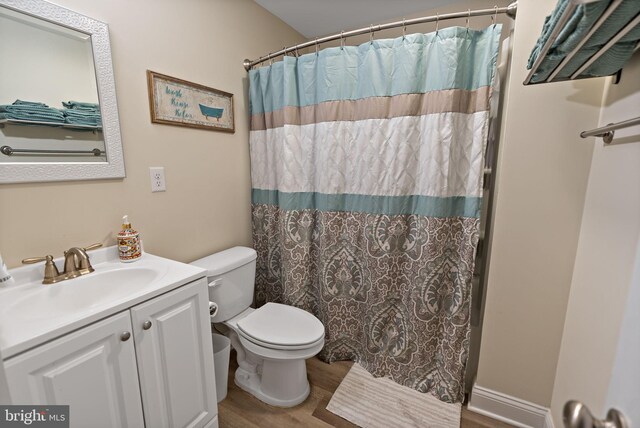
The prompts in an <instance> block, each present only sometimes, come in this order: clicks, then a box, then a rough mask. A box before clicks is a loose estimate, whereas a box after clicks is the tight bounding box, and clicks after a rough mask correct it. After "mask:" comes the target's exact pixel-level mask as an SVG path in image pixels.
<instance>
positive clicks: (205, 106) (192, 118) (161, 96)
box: [147, 70, 235, 132]
mask: <svg viewBox="0 0 640 428" xmlns="http://www.w3.org/2000/svg"><path fill="white" fill-rule="evenodd" d="M147 84H148V86H149V108H150V110H151V122H153V123H162V124H165V125H176V126H188V127H190V128H200V129H209V130H211V131H222V132H235V123H234V115H233V94H230V93H228V92H224V91H220V90H218V89H214V88H209V87H207V86H204V85H200V84H197V83H193V82H188V81H186V80H182V79H178V78H175V77H171V76H166V75H164V74H160V73H156V72H154V71H150V70H147Z"/></svg>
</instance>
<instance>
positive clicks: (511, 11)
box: [243, 1, 518, 71]
mask: <svg viewBox="0 0 640 428" xmlns="http://www.w3.org/2000/svg"><path fill="white" fill-rule="evenodd" d="M517 10H518V2H517V1H514V2H512V3H510V4H509V5H508V6H505V7H497V6H496V7H494V8H492V9H477V10H471V9H469V10H467V11H466V12H455V13H443V14H442V15H439V14H438V15H432V16H423V17H421V18H413V19H406V20H405V19H403V20H402V21H396V22H390V23H388V24H378V25H371V26H369V27H363V28H358V29H357V30H351V31H342V32H340V33H336V34H332V35H330V36H325V37H321V38H318V39H315V40H311V41H308V42H304V43H300V44H298V45H295V46H291V47H289V48H286V47H285V48H284V49H280V50H279V51H277V52H273V53H270V54H268V55H266V56H261V57H260V58H258V59H256V60H253V61H251V60H250V59H245V60H244V62H243V65H244V69H245V70H247V71H249V70H251V68H252V67H253V66H254V65H258V64H261V63H263V62H265V61H269V60H270V59H272V58H275V57H278V56H280V55H286V54H287V53H289V52H294V51H296V50H297V49H304V48H308V47H309V46H314V45H316V46H317V45H319V44H321V43H326V42H330V41H333V40H338V39H345V38H347V37H353V36H359V35H361V34H367V33H370V34H372V35H373V33H374V32H376V31H382V30H389V29H391V28H398V27H406V26H407V25H415V24H424V23H426V22H436V23H437V22H439V21H444V20H447V19H457V18H467V25H468V24H469V22H468V19H469V18H471V17H473V16H487V15H494V16H495V15H497V14H503V13H505V14H506V15H507V16H508V17H510V18H512V19H513V18H515V16H516V12H517Z"/></svg>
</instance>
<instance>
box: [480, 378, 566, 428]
mask: <svg viewBox="0 0 640 428" xmlns="http://www.w3.org/2000/svg"><path fill="white" fill-rule="evenodd" d="M467 408H468V409H469V410H471V411H472V412H476V413H480V414H481V415H485V416H489V417H491V418H493V419H497V420H499V421H502V422H506V423H508V424H511V425H515V426H517V427H521V428H554V426H553V419H552V418H551V412H550V411H549V409H548V408H546V407H543V406H539V405H537V404H534V403H530V402H528V401H525V400H521V399H519V398H516V397H511V396H509V395H506V394H503V393H501V392H497V391H492V390H491V389H488V388H485V387H482V386H479V385H477V384H474V385H473V389H472V390H471V398H470V399H469V404H468V405H467Z"/></svg>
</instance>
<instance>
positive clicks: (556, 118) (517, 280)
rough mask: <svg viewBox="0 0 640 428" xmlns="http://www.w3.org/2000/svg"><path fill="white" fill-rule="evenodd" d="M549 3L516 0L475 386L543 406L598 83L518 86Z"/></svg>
mask: <svg viewBox="0 0 640 428" xmlns="http://www.w3.org/2000/svg"><path fill="white" fill-rule="evenodd" d="M555 3H556V2H555V0H543V1H540V0H520V1H519V2H518V16H517V19H516V23H515V30H514V40H513V58H512V64H511V71H510V76H509V82H510V84H509V89H508V93H507V96H506V100H505V105H504V107H503V109H504V110H503V112H504V118H503V129H502V137H501V149H500V153H499V167H498V176H497V177H498V178H497V179H498V182H497V189H496V199H495V216H494V219H493V223H494V225H493V227H494V229H493V243H492V251H491V263H490V267H489V274H488V286H487V287H488V288H487V300H486V306H485V315H484V324H483V332H482V343H481V349H480V361H479V369H478V376H477V384H478V385H479V386H482V387H485V388H489V389H491V390H494V391H498V392H501V393H504V394H508V395H511V396H514V397H518V398H520V399H524V400H527V401H530V402H533V403H537V404H539V405H542V406H549V405H550V404H551V394H552V390H553V383H554V377H555V369H556V364H557V361H558V352H559V349H560V341H561V338H562V329H563V323H564V316H565V310H566V306H567V297H568V293H569V288H570V285H571V276H572V272H573V263H574V259H575V254H576V246H577V242H578V234H579V231H580V221H581V216H582V209H583V205H584V197H585V190H586V185H587V177H588V173H589V166H590V163H591V155H592V148H593V144H592V143H590V142H588V141H585V140H582V139H581V138H580V137H579V136H578V134H579V132H580V131H582V130H584V129H589V128H591V127H593V126H594V124H596V123H597V122H598V114H599V109H600V102H601V94H602V85H603V79H590V80H585V81H581V82H565V83H553V84H545V85H539V86H523V85H522V83H521V82H523V81H524V79H525V77H526V74H527V71H526V68H525V66H526V62H527V58H528V56H529V52H530V51H531V48H532V47H533V46H534V44H535V42H536V39H537V37H538V35H539V34H540V30H541V28H542V23H543V21H544V17H545V15H546V14H548V13H549V12H550V11H551V10H552V9H553V7H554V5H555Z"/></svg>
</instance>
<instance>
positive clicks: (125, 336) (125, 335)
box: [120, 331, 131, 342]
mask: <svg viewBox="0 0 640 428" xmlns="http://www.w3.org/2000/svg"><path fill="white" fill-rule="evenodd" d="M130 337H131V333H129V332H128V331H123V332H122V334H121V335H120V340H122V341H123V342H126V341H127V340H129V338H130Z"/></svg>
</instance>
